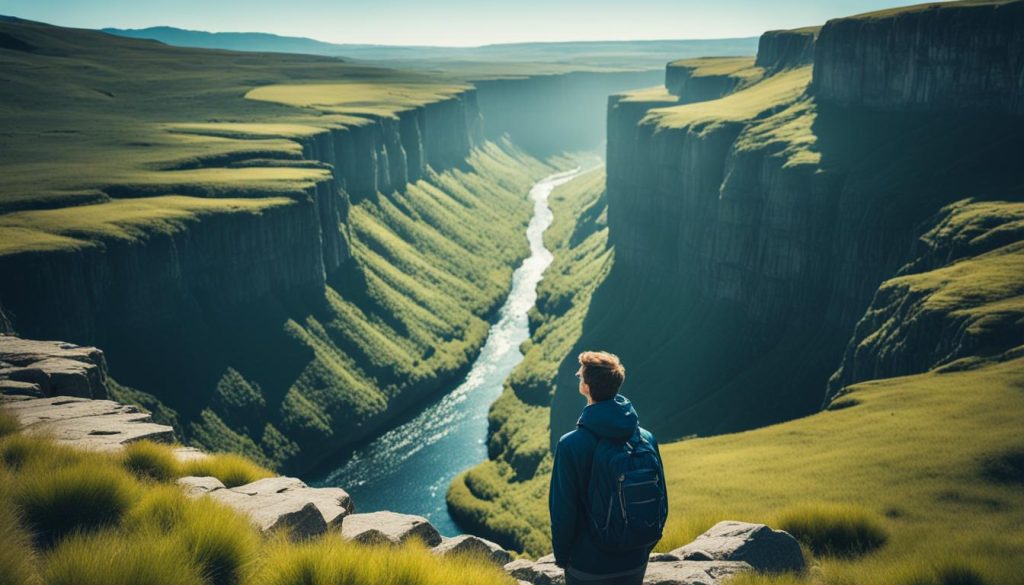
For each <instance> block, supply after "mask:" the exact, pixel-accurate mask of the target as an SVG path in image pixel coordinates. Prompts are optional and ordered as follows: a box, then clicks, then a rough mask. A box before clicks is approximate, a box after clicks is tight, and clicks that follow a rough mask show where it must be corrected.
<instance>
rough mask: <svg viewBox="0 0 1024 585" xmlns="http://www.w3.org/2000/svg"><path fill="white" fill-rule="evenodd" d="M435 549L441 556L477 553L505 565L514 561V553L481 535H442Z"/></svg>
mask: <svg viewBox="0 0 1024 585" xmlns="http://www.w3.org/2000/svg"><path fill="white" fill-rule="evenodd" d="M433 551H434V552H435V553H437V554H439V555H441V556H448V555H451V554H469V555H477V556H481V557H484V558H487V559H490V560H491V561H494V562H495V563H497V564H499V565H505V564H507V563H509V562H511V561H512V554H511V553H509V552H508V551H507V550H505V549H503V548H501V547H500V546H498V545H497V544H495V543H493V542H491V541H489V540H487V539H485V538H480V537H479V536H473V535H471V534H462V535H460V536H456V537H454V538H447V537H441V544H439V545H437V546H435V547H434V549H433Z"/></svg>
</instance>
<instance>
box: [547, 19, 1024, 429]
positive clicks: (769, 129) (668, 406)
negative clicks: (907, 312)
mask: <svg viewBox="0 0 1024 585" xmlns="http://www.w3.org/2000/svg"><path fill="white" fill-rule="evenodd" d="M903 18H904V17H900V16H897V17H894V19H893V20H894V22H888V23H887V24H879V25H877V26H879V27H889V28H887V29H885V30H890V31H893V35H892V37H890V38H889V40H890V42H892V43H896V44H900V43H908V44H909V45H908V46H915V47H919V49H920V50H924V49H923V47H925V46H927V42H928V39H930V38H932V36H933V34H932V28H929V27H928V26H925V27H924V28H910V29H904V28H901V27H902V26H903V25H902V24H897V23H902V22H903ZM906 18H911V17H906ZM913 18H917V17H913ZM986 22H987V21H986ZM976 24H977V23H976ZM945 25H946V21H944V20H938V21H936V23H935V24H934V26H936V27H938V28H937V30H938V32H935V34H937V35H938V36H939V37H940V38H939V40H938V41H937V42H938V43H939V45H940V47H941V46H942V43H943V42H945V41H942V40H941V39H942V38H943V37H942V34H939V33H940V32H941V31H944V30H945V28H943V27H944V26H945ZM873 26H875V25H873V24H872V25H871V26H870V27H868V29H867V33H866V34H863V35H859V34H858V35H853V36H845V33H844V31H845V30H846V29H845V28H844V27H842V26H838V25H836V26H833V25H831V24H830V25H828V26H826V27H825V28H823V29H822V31H821V36H820V38H819V45H818V48H817V49H815V51H816V55H817V56H816V58H815V65H814V71H813V75H814V82H813V87H814V93H813V94H811V93H809V92H807V91H805V87H806V84H807V82H808V81H809V75H808V73H810V72H809V71H807V69H808V68H807V67H804V68H803V69H799V68H798V69H784V70H783V71H781V72H778V73H775V74H773V75H770V76H769V77H767V78H765V79H763V80H761V81H759V82H758V83H756V84H753V85H750V86H748V87H746V88H745V89H742V90H740V91H738V92H736V93H734V94H731V95H728V96H726V97H723V98H721V99H718V100H716V101H712V102H707V103H695V104H689V105H681V106H671V107H662V106H663V105H664V103H663V102H662V101H659V100H651V103H650V104H649V107H650V108H651V109H650V110H649V111H648V112H647V113H646V114H645V115H643V116H642V117H641V116H640V111H642V110H643V106H642V105H635V104H634V105H632V107H623V103H622V102H623V101H622V100H619V101H615V100H613V101H612V103H611V104H610V110H609V123H608V127H609V136H608V181H607V186H608V193H607V197H608V223H609V230H610V231H609V242H610V243H611V244H612V245H614V247H615V265H614V268H613V269H612V271H611V273H610V274H609V276H608V278H607V280H606V281H605V283H604V284H603V285H602V287H601V288H600V289H599V290H598V291H597V292H596V293H595V294H594V297H593V301H592V303H591V307H590V311H589V313H588V316H587V319H586V321H585V326H584V333H583V335H582V337H581V340H580V342H579V343H578V344H577V348H575V349H574V351H573V352H570V355H571V356H575V351H576V350H577V349H578V350H582V349H592V348H603V349H608V350H610V351H615V352H616V353H619V355H621V356H622V357H623V359H624V362H625V363H626V364H627V368H628V367H629V365H630V364H634V368H633V369H632V370H631V374H630V378H629V380H628V381H627V384H626V387H625V388H624V392H625V393H626V394H627V395H628V396H629V397H630V398H631V399H633V400H634V402H635V403H637V405H638V410H639V411H640V412H641V415H642V417H643V419H644V424H645V426H648V428H652V429H653V430H655V432H659V431H660V432H662V433H663V434H664V435H665V436H666V437H679V436H685V435H690V434H698V435H706V434H711V433H721V432H728V431H735V430H741V429H745V428H750V427H753V426H760V425H764V424H768V423H771V422H776V421H779V420H784V419H787V418H792V417H795V416H800V415H803V414H808V413H810V412H813V411H814V410H816V409H817V408H819V406H820V402H821V400H820V399H821V396H822V392H823V390H824V389H825V387H826V385H827V381H828V379H829V375H830V374H831V373H832V371H833V370H834V369H835V365H836V364H838V363H839V361H840V359H841V356H842V354H843V351H844V349H843V348H844V347H845V346H846V345H847V341H848V339H849V336H850V332H851V331H852V330H853V327H854V325H855V323H856V322H857V321H858V320H859V319H860V318H861V317H862V316H863V315H864V311H865V309H866V308H867V307H868V304H869V303H870V301H871V298H872V296H873V295H874V293H875V290H876V289H877V288H878V286H879V285H880V284H881V283H882V282H883V281H884V280H886V279H887V278H889V277H890V276H891V275H892V274H894V273H895V272H896V271H897V270H898V269H899V267H900V266H902V265H903V264H904V263H906V262H907V261H908V258H909V253H910V250H911V249H912V246H913V242H914V240H915V236H914V234H915V229H914V228H915V226H917V225H919V224H920V223H921V222H923V221H925V220H927V219H928V218H929V217H930V216H931V215H932V214H934V213H936V211H937V210H938V209H940V208H941V207H942V206H943V205H946V204H949V203H950V202H952V201H955V200H958V199H960V198H962V197H963V196H964V194H965V193H972V194H979V195H980V194H984V196H985V197H1006V198H1010V199H1013V198H1017V197H1019V186H1020V185H1021V184H1022V178H1024V177H1022V175H1021V172H1020V171H1019V170H1017V168H1018V165H1016V164H1014V163H1012V162H1010V161H1011V159H1012V158H1013V156H1014V155H1013V154H1012V153H1014V152H1021V143H1020V139H1019V134H1018V133H1019V131H1020V128H1021V127H1022V119H1021V118H1020V117H1018V116H1015V115H1011V114H1008V113H1007V112H1008V111H1012V108H1011V107H1008V106H1006V105H1005V104H1009V103H1011V102H1013V100H1014V99H1016V98H1013V97H1012V94H1013V91H1015V90H1012V89H1011V88H1007V87H1006V86H1002V87H1004V89H1003V90H1001V91H998V92H994V91H992V90H993V89H995V87H996V86H994V85H991V84H989V85H982V86H975V87H974V90H975V91H976V92H977V93H978V94H979V95H981V96H982V97H981V98H977V99H975V100H974V101H971V98H969V97H965V98H964V104H967V105H968V106H970V107H975V108H979V107H985V108H987V109H986V110H985V111H984V112H977V113H976V114H972V115H961V116H957V117H950V116H949V114H948V113H947V112H948V111H949V110H950V109H951V108H953V106H952V105H951V103H950V102H949V101H948V100H949V99H950V98H949V96H948V95H945V94H944V95H941V96H937V95H934V94H931V93H928V92H925V93H921V94H920V97H919V99H920V100H922V107H920V108H917V109H916V110H915V111H913V112H907V111H906V109H905V108H904V107H902V106H899V107H895V106H894V107H893V108H892V109H893V111H891V112H879V111H865V110H864V109H862V108H860V107H849V105H848V104H846V103H845V102H843V105H840V103H839V102H840V101H841V100H837V99H835V94H834V93H829V91H831V90H824V89H823V88H824V87H826V86H829V87H830V88H832V87H836V86H832V85H829V83H832V82H831V81H829V82H823V81H821V79H826V80H840V79H842V80H846V81H847V82H849V81H851V80H856V79H858V76H857V75H854V74H852V73H851V72H850V71H849V70H845V69H844V66H842V65H840V64H839V63H838V62H837V61H835V59H834V58H833V55H835V54H837V53H836V51H839V50H840V48H841V50H842V51H846V52H852V53H851V54H866V53H863V51H864V50H865V49H863V47H864V46H869V47H870V46H874V45H873V43H874V41H875V40H876V39H877V37H876V36H875V35H874V34H873V31H874V28H872V27H873ZM922 26H924V25H922ZM991 28H992V27H988V25H987V24H984V23H982V24H977V26H976V27H975V28H957V30H958V31H960V33H959V34H960V36H961V37H963V36H964V35H973V36H971V38H960V41H959V42H960V43H962V44H964V46H967V45H970V46H975V45H979V46H985V43H987V42H989V39H991V38H993V37H992V34H991V30H990V29H991ZM995 28H996V30H1002V29H1000V28H999V27H995ZM774 36H779V35H774ZM804 36H806V35H804ZM1014 36H1015V39H1017V40H1019V38H1020V37H1021V35H1019V34H1016V35H1014ZM996 37H998V35H996ZM1004 40H1008V39H1004ZM775 41H778V39H774V40H772V41H767V40H766V41H765V42H764V43H763V44H762V46H763V47H766V48H769V49H771V51H772V52H774V54H773V55H771V56H770V58H769V57H765V58H763V59H762V58H761V57H760V56H759V62H764V63H765V64H766V65H770V64H771V63H783V62H786V61H787V60H788V59H794V60H796V61H799V60H800V59H803V58H804V57H794V56H792V55H797V54H799V53H800V51H790V50H788V49H782V48H780V47H779V46H778V43H776V42H775ZM1013 42H1016V40H1014V41H1013ZM1013 42H1010V43H1009V45H1010V46H1011V48H1010V49H1009V52H1010V53H1011V54H1013V51H1015V50H1016V49H1013V48H1012V46H1013ZM822 47H828V49H823V48H822ZM872 50H875V49H872ZM871 54H872V55H873V57H874V61H869V60H864V63H865V65H866V64H868V63H871V62H878V65H877V67H878V68H879V70H882V71H909V70H910V69H907V68H914V67H916V68H917V69H916V70H915V71H917V73H916V75H920V76H922V77H921V78H922V79H933V78H935V79H937V78H939V77H941V75H940V74H939V73H936V72H935V71H934V70H935V69H939V70H942V69H943V68H944V67H947V66H952V67H954V68H956V69H957V70H963V71H967V70H972V71H981V70H985V69H986V67H985V66H983V65H981V64H979V63H978V62H977V61H974V59H975V57H976V54H975V53H973V52H970V51H966V52H960V53H956V52H948V53H947V52H943V51H939V53H938V56H937V57H936V58H935V59H934V60H933V61H926V62H925V63H924V64H922V62H921V59H920V58H919V55H918V54H917V53H915V52H913V51H911V52H904V51H898V50H894V51H890V52H885V51H877V52H875V53H871ZM779 55H790V56H789V57H786V58H780V57H779ZM956 55H959V57H957V56H956ZM953 61H956V63H953ZM961 61H962V62H961ZM837 68H838V70H837ZM995 69H997V70H998V69H999V67H996V68H995ZM801 75H803V76H804V78H803V81H801V82H799V83H802V84H803V85H799V83H796V82H797V81H798V80H797V79H796V77H797V76H801ZM858 75H859V73H858ZM911 77H913V76H911ZM787 83H788V84H795V85H792V87H790V89H788V90H786V91H782V90H783V89H785V88H784V87H782V86H783V85H785V84H787ZM871 83H873V82H872V81H871V80H868V81H867V85H868V86H870V85H871ZM929 87H932V86H929ZM957 91H960V92H967V89H966V86H964V88H962V89H960V90H957ZM822 92H825V93H822ZM955 93H956V92H954V94H955ZM865 95H866V94H865ZM928 96H933V97H934V99H932V98H929V97H928ZM986 96H987V97H986ZM915 99H917V98H915ZM929 100H930V101H929ZM979 100H980V101H979ZM984 104H988V105H987V106H985V105H984ZM860 105H866V104H860ZM935 110H942V111H941V112H939V111H935ZM638 117H639V118H640V119H639V122H638V123H637V119H638ZM623 307H627V309H626V310H622V308H623ZM573 360H574V357H572V358H570V359H569V360H568V361H567V362H566V363H565V364H563V367H562V368H561V371H562V372H563V373H566V374H567V373H568V372H570V371H571V369H570V368H569V367H568V365H571V364H569V362H571V361H573ZM574 389H575V385H574V383H573V381H572V380H571V379H569V378H568V377H566V376H564V375H563V376H562V377H561V378H560V379H559V381H558V384H557V389H556V392H555V394H554V397H553V401H552V414H551V433H552V437H553V439H554V438H557V437H558V436H560V435H561V433H563V432H565V431H567V430H569V429H570V428H571V426H572V421H574V420H575V418H576V416H577V415H578V410H579V406H578V404H576V401H575V390H574ZM738 404H739V405H742V407H738V406H737V405H738Z"/></svg>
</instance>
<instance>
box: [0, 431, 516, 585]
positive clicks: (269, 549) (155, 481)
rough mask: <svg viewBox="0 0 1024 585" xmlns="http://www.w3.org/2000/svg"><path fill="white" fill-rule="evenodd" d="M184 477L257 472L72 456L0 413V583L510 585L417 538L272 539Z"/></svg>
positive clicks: (236, 479)
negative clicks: (187, 486) (192, 491)
mask: <svg viewBox="0 0 1024 585" xmlns="http://www.w3.org/2000/svg"><path fill="white" fill-rule="evenodd" d="M221 463H230V466H225V465H222V464H221ZM196 464H198V465H199V466H200V467H197V466H196ZM229 467H230V468H229ZM239 469H244V471H243V472H241V473H239V472H238V471H237V470H239ZM232 473H234V474H235V475H234V476H232V475H231V474H232ZM193 474H212V475H216V476H219V477H221V478H222V479H224V480H226V481H228V482H229V483H230V484H233V485H237V484H241V483H248V482H249V481H253V480H255V479H256V478H257V477H260V476H264V475H266V471H265V470H260V469H258V468H256V467H255V465H254V464H253V463H252V462H249V461H245V460H241V459H236V460H231V461H221V460H220V459H219V458H211V460H203V461H198V462H194V463H193V464H191V465H188V466H185V467H183V466H182V465H180V464H177V463H176V460H175V458H174V455H173V454H172V453H171V451H170V448H169V447H168V446H166V445H157V444H153V443H147V442H142V443H137V444H134V445H132V446H130V447H129V448H128V449H127V451H126V452H124V453H123V454H99V453H91V452H84V451H77V450H74V449H71V448H69V447H67V446H64V445H58V444H56V443H53V442H51V441H49V440H48V439H46V438H42V437H37V436H31V437H30V436H27V435H22V434H20V433H19V432H18V430H17V424H16V421H15V420H14V419H13V417H11V416H10V415H8V414H7V413H6V412H3V411H0V496H2V497H0V581H2V582H3V583H5V584H7V585H38V584H40V583H44V584H46V585H57V584H67V585H132V584H139V583H146V584H151V585H291V584H296V585H297V584H299V583H310V582H316V583H323V584H325V585H329V584H338V585H340V584H342V583H347V584H361V583H365V584H367V585H368V584H371V583H382V582H385V581H388V580H393V581H392V582H401V583H408V584H422V585H441V584H446V583H455V582H457V583H468V584H474V585H490V584H498V583H512V582H513V580H512V579H511V578H509V577H508V576H507V575H506V574H505V573H504V572H503V571H502V570H501V569H500V568H498V567H496V566H494V565H493V564H492V563H489V562H487V561H485V560H482V559H477V558H472V557H449V558H444V559H442V558H440V557H438V556H437V555H434V554H432V553H430V552H429V551H428V550H427V549H426V547H424V546H422V545H421V544H419V543H418V542H412V543H409V544H408V545H405V546H402V547H400V548H393V547H380V546H363V545H358V544H354V543H350V542H348V541H344V540H342V539H341V538H340V536H339V535H337V534H336V533H333V534H326V535H323V536H320V537H317V538H313V539H309V540H306V541H303V542H301V543H292V542H290V541H289V540H288V539H286V538H283V536H284V535H281V534H278V535H275V536H270V537H266V538H263V537H261V536H260V534H259V532H258V530H257V529H256V528H255V527H254V526H253V525H251V524H250V523H249V521H248V519H247V518H246V517H244V516H243V515H241V514H239V513H237V512H235V511H233V510H231V509H230V508H227V507H225V506H223V505H221V504H218V503H216V502H214V501H213V500H210V499H209V498H199V499H190V498H187V497H185V495H184V494H183V493H182V491H181V489H180V488H179V487H178V486H177V485H174V480H175V478H177V477H179V476H181V475H193ZM232 480H233V481H232Z"/></svg>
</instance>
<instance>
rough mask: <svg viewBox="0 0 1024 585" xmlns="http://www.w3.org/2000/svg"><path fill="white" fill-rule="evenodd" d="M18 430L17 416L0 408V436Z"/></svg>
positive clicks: (19, 426) (19, 427)
mask: <svg viewBox="0 0 1024 585" xmlns="http://www.w3.org/2000/svg"><path fill="white" fill-rule="evenodd" d="M19 430H21V423H19V422H18V417H16V416H14V415H13V414H11V413H9V412H4V411H2V410H0V438H2V437H6V436H8V435H13V434H14V433H16V432H18V431H19Z"/></svg>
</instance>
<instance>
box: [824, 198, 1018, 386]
mask: <svg viewBox="0 0 1024 585" xmlns="http://www.w3.org/2000/svg"><path fill="white" fill-rule="evenodd" d="M925 225H926V231H924V233H923V234H922V235H921V237H920V238H919V239H918V241H917V244H916V245H915V249H914V252H913V254H912V260H911V261H910V262H908V263H907V264H906V265H904V266H903V267H902V268H901V269H900V270H899V272H898V273H897V274H896V276H895V277H894V278H891V279H889V280H887V281H885V282H884V283H882V285H881V286H880V287H879V289H878V291H877V292H876V293H875V295H874V298H873V299H872V301H871V306H870V307H868V310H867V311H866V312H865V313H864V316H863V317H862V318H861V319H860V321H859V322H858V323H857V326H856V328H855V329H854V332H853V336H852V337H851V338H850V341H849V344H848V345H847V347H846V352H845V353H844V355H843V361H842V364H841V365H840V367H839V369H838V370H837V371H836V373H835V374H834V375H833V376H832V378H831V379H830V380H829V385H828V394H827V396H826V398H825V403H826V404H828V403H829V402H830V401H831V400H832V398H833V397H835V396H836V395H837V394H838V393H840V392H842V391H843V389H844V388H845V387H846V386H849V385H852V384H855V383H857V382H860V381H863V380H873V379H878V378H893V377H896V376H905V375H909V374H916V373H920V372H925V371H928V370H932V369H935V368H938V367H942V366H946V365H948V364H952V363H953V362H956V361H957V360H961V359H964V358H968V359H967V360H965V361H964V362H961V363H960V364H958V365H957V364H954V365H953V366H951V367H952V368H967V367H970V366H972V365H975V364H976V363H977V362H979V361H983V360H984V359H985V358H993V357H995V358H998V356H1000V354H1003V353H1004V352H1006V351H1008V350H1011V349H1012V348H1014V347H1017V346H1019V345H1021V344H1024V298H1022V295H1024V291H1022V288H1021V282H1020V280H1021V276H1020V275H1021V274H1024V242H1022V240H1024V204H1021V203H1011V202H1004V201H998V202H971V201H969V200H965V201H961V202H958V203H955V204H953V205H949V206H947V207H946V208H944V209H942V210H941V211H940V212H939V213H937V214H936V215H935V217H934V218H932V219H930V220H929V221H928V222H927V223H926V224H925Z"/></svg>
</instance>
